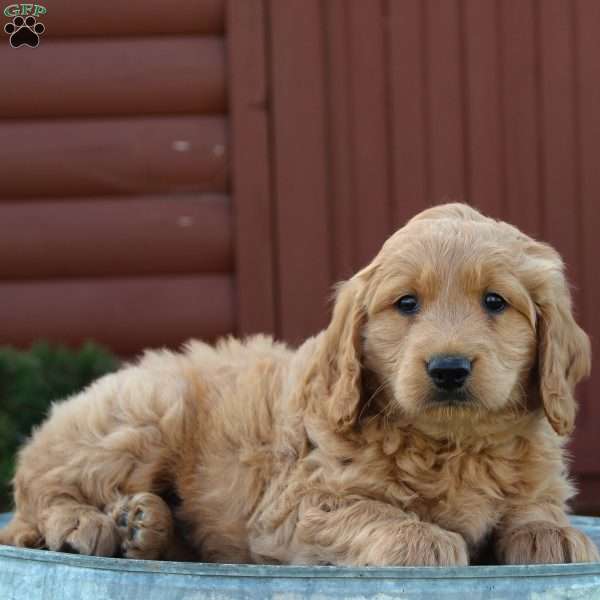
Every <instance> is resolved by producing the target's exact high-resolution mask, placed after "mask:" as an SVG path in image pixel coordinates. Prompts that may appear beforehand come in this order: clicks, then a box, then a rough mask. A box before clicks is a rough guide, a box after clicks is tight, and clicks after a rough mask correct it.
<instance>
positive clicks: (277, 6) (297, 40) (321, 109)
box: [270, 0, 333, 342]
mask: <svg viewBox="0 0 600 600" xmlns="http://www.w3.org/2000/svg"><path fill="white" fill-rule="evenodd" d="M270 17H271V35H270V40H271V63H272V72H271V76H272V92H273V128H274V129H273V131H274V160H275V163H274V182H275V194H276V208H275V215H276V226H277V250H276V252H277V258H278V273H277V278H278V282H279V315H280V317H279V318H280V323H279V331H280V333H281V335H282V336H283V337H284V338H285V339H287V340H290V341H293V342H298V341H300V340H302V339H304V338H305V337H306V335H308V334H312V333H316V332H317V331H319V330H320V329H321V328H322V327H324V326H325V324H326V323H327V314H328V310H327V298H328V297H329V295H330V286H331V275H332V272H331V252H332V251H333V248H332V245H331V236H330V235H329V232H330V227H329V219H330V212H329V205H328V204H329V203H328V199H329V188H328V175H327V173H328V159H327V143H328V140H327V134H326V119H327V114H326V110H327V98H326V91H325V88H324V82H325V69H324V41H323V29H322V28H323V15H322V12H321V3H320V2H318V1H317V0H272V1H271V2H270Z"/></svg>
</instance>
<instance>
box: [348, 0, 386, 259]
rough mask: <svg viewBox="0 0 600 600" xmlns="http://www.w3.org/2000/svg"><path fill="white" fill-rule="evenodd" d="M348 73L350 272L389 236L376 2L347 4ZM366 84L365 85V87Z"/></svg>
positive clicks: (381, 40)
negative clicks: (352, 231)
mask: <svg viewBox="0 0 600 600" xmlns="http://www.w3.org/2000/svg"><path fill="white" fill-rule="evenodd" d="M345 8H346V10H347V11H348V13H349V42H350V48H349V57H348V60H349V61H350V64H351V68H350V73H351V89H350V102H351V106H352V133H353V136H352V149H353V153H352V154H353V156H352V158H353V165H352V166H353V174H354V177H353V191H354V195H355V198H356V200H357V202H356V204H355V218H356V221H357V227H356V228H355V232H356V238H355V245H356V260H357V261H358V264H356V265H355V268H358V267H361V266H364V265H366V264H367V263H369V262H370V261H371V260H372V258H373V257H374V256H375V254H376V253H377V252H378V251H379V248H380V247H381V244H382V243H383V241H384V240H385V239H386V238H387V237H388V235H389V234H390V233H391V232H392V229H393V226H392V223H391V217H392V210H391V209H392V205H391V197H390V189H389V188H390V186H389V184H390V181H391V177H390V173H389V169H388V165H389V154H390V153H389V146H388V123H389V118H388V117H389V114H388V98H387V91H388V90H387V82H386V75H387V69H386V67H387V56H386V50H387V48H386V43H385V37H384V34H385V28H384V27H385V22H384V15H383V13H382V10H381V8H382V7H381V3H380V2H364V0H347V2H346V4H345ZM367 82H368V83H367Z"/></svg>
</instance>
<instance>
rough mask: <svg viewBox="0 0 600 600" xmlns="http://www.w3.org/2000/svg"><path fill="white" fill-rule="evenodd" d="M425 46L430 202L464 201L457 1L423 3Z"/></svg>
mask: <svg viewBox="0 0 600 600" xmlns="http://www.w3.org/2000/svg"><path fill="white" fill-rule="evenodd" d="M424 3H425V7H426V15H427V27H428V32H427V39H428V44H429V64H428V67H427V68H428V69H429V96H428V98H427V102H428V106H429V119H430V126H429V128H430V152H431V173H430V177H431V200H432V202H433V203H435V204H438V203H440V202H442V201H447V200H464V199H465V185H464V154H463V152H464V140H463V97H462V87H463V86H462V78H461V63H460V61H461V52H460V22H459V15H460V11H459V6H458V2H457V0H425V2H424Z"/></svg>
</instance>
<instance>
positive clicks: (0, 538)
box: [0, 513, 44, 548]
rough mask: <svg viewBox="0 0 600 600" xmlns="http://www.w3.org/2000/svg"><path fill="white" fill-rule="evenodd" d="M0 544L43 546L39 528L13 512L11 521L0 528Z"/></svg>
mask: <svg viewBox="0 0 600 600" xmlns="http://www.w3.org/2000/svg"><path fill="white" fill-rule="evenodd" d="M0 544H2V545H5V546H20V547H22V548H43V546H44V538H43V537H42V534H41V533H40V531H39V529H38V528H37V527H35V526H33V525H31V524H30V523H27V522H26V521H23V519H21V517H20V516H19V514H18V513H17V514H15V515H14V516H13V518H12V521H11V522H10V523H9V524H8V525H7V526H6V527H5V528H4V529H1V530H0Z"/></svg>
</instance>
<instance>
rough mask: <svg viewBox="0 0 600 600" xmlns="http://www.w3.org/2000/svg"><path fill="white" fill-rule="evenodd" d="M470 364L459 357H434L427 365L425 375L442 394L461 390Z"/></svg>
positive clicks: (470, 366)
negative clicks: (427, 375) (426, 374)
mask: <svg viewBox="0 0 600 600" xmlns="http://www.w3.org/2000/svg"><path fill="white" fill-rule="evenodd" d="M471 368H472V363H471V361H470V360H469V359H468V358H465V357H464V356H459V355H447V354H446V355H439V356H434V357H433V358H432V359H431V360H430V361H429V362H428V363H427V373H428V374H429V377H430V378H431V380H432V381H433V383H434V384H435V386H436V387H437V388H438V389H440V390H443V391H444V392H454V391H457V390H459V389H460V388H462V387H463V386H464V384H465V382H466V381H467V379H468V378H469V375H470V374H471Z"/></svg>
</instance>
